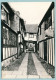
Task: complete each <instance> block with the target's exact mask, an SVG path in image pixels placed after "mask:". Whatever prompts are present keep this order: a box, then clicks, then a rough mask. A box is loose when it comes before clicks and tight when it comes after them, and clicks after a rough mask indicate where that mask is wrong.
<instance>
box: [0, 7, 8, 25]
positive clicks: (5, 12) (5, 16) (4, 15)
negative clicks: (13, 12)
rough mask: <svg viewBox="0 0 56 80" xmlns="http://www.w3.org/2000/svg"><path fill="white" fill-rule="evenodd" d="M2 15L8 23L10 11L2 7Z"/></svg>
mask: <svg viewBox="0 0 56 80" xmlns="http://www.w3.org/2000/svg"><path fill="white" fill-rule="evenodd" d="M1 17H2V20H4V21H5V22H6V23H7V24H8V12H7V11H6V10H5V9H4V8H3V6H2V9H1Z"/></svg>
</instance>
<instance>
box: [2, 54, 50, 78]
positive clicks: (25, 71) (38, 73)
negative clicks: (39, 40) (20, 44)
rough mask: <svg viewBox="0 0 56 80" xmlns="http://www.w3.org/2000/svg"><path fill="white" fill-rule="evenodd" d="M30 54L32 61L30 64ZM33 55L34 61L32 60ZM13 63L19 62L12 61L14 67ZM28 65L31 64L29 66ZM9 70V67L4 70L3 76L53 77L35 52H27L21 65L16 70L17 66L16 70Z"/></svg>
mask: <svg viewBox="0 0 56 80" xmlns="http://www.w3.org/2000/svg"><path fill="white" fill-rule="evenodd" d="M29 56H30V63H29V64H28V60H29ZM31 57H32V59H33V61H32V60H31ZM32 62H33V63H32ZM13 64H14V65H16V64H17V63H16V64H15V63H12V64H11V65H12V67H13ZM33 65H34V66H33ZM18 66H19V65H17V67H18ZM27 66H29V68H28V67H27ZM15 67H16V66H15ZM13 68H14V67H13ZM30 68H31V69H30ZM29 69H30V70H29ZM7 70H8V68H7V69H6V70H5V71H3V72H2V74H3V78H51V76H50V75H49V74H48V73H47V72H46V70H45V68H44V67H43V66H42V64H41V61H39V59H38V58H37V57H36V54H35V53H26V54H25V57H24V59H23V60H22V63H21V65H20V66H19V67H18V69H17V70H16V71H15V68H14V71H7ZM4 75H5V76H4Z"/></svg>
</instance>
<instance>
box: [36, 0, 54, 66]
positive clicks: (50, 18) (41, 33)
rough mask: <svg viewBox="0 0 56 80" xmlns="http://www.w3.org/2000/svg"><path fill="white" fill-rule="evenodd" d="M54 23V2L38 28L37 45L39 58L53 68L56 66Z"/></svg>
mask: <svg viewBox="0 0 56 80" xmlns="http://www.w3.org/2000/svg"><path fill="white" fill-rule="evenodd" d="M54 22H55V21H54V2H52V3H51V5H50V7H49V9H48V10H47V12H46V14H45V15H44V17H43V19H42V20H41V22H40V24H39V26H38V33H37V36H38V40H37V44H38V51H39V56H40V57H41V58H43V59H44V60H45V61H46V62H47V63H49V64H51V65H53V66H55V48H54V46H55V45H54V39H55V38H54Z"/></svg>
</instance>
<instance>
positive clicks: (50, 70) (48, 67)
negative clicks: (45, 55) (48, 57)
mask: <svg viewBox="0 0 56 80" xmlns="http://www.w3.org/2000/svg"><path fill="white" fill-rule="evenodd" d="M35 55H36V57H37V59H38V60H39V61H40V62H41V64H42V66H43V67H44V68H45V70H46V72H47V73H48V74H49V75H51V77H52V78H54V77H55V67H54V66H52V65H50V64H48V63H47V62H45V60H43V59H42V58H40V57H39V55H38V54H36V53H35Z"/></svg>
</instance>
